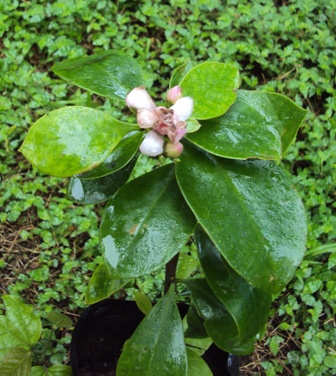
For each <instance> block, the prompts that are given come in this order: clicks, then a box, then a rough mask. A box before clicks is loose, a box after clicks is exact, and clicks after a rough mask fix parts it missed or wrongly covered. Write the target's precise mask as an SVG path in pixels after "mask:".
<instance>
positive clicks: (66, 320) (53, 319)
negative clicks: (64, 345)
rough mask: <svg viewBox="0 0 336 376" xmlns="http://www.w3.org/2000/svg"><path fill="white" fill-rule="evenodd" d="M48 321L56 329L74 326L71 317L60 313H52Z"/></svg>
mask: <svg viewBox="0 0 336 376" xmlns="http://www.w3.org/2000/svg"><path fill="white" fill-rule="evenodd" d="M47 320H48V321H49V322H50V323H51V324H52V325H53V326H55V327H56V328H71V327H72V326H73V323H72V320H71V319H70V317H68V316H66V315H64V314H63V313H59V312H50V313H49V314H48V316H47Z"/></svg>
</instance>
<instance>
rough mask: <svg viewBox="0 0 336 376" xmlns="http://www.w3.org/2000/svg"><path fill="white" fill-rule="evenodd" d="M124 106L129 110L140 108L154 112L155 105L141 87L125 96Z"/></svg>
mask: <svg viewBox="0 0 336 376" xmlns="http://www.w3.org/2000/svg"><path fill="white" fill-rule="evenodd" d="M126 104H127V106H128V107H129V108H130V109H134V108H135V109H136V110H139V109H141V108H143V109H145V110H154V109H155V108H156V104H155V103H154V102H153V99H152V98H151V96H150V95H149V94H148V93H147V91H146V90H145V89H144V88H143V87H142V86H140V87H136V88H135V89H133V90H132V91H130V92H129V93H128V94H127V97H126Z"/></svg>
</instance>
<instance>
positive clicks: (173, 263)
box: [164, 252, 180, 293]
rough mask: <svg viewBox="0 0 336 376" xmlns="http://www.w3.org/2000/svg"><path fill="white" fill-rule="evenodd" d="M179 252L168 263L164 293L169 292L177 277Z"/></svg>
mask: <svg viewBox="0 0 336 376" xmlns="http://www.w3.org/2000/svg"><path fill="white" fill-rule="evenodd" d="M179 254H180V253H179V252H178V253H177V254H176V255H175V256H174V257H173V258H172V259H171V260H170V261H169V262H167V264H166V275H165V284H164V293H166V292H168V290H169V286H170V284H171V283H172V282H174V281H175V277H176V268H177V262H178V258H179Z"/></svg>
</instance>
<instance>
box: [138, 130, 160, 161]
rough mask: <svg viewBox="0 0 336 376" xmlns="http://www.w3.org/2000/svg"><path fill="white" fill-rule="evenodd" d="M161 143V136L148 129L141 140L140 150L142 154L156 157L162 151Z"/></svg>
mask: <svg viewBox="0 0 336 376" xmlns="http://www.w3.org/2000/svg"><path fill="white" fill-rule="evenodd" d="M163 144H164V139H163V136H161V135H160V134H158V133H156V132H155V131H150V132H148V133H147V134H146V137H145V139H144V140H143V141H142V144H141V145H140V151H141V153H142V154H145V155H149V156H150V157H156V156H158V155H160V154H162V153H163Z"/></svg>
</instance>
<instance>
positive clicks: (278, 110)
mask: <svg viewBox="0 0 336 376" xmlns="http://www.w3.org/2000/svg"><path fill="white" fill-rule="evenodd" d="M238 97H239V99H240V100H242V101H244V103H245V104H246V105H247V106H250V108H251V109H252V108H253V109H254V110H255V111H257V112H258V113H259V114H260V115H261V116H262V117H263V118H264V119H265V121H266V122H268V124H269V126H271V127H273V128H275V129H276V130H277V132H278V133H279V135H280V137H281V142H282V155H285V153H286V151H287V149H288V147H289V146H290V144H291V143H292V142H293V141H294V139H295V137H296V134H297V132H298V130H299V128H300V126H301V124H302V122H303V120H304V118H305V116H306V115H307V111H306V110H304V109H302V108H301V107H299V106H298V105H297V104H295V103H294V102H293V101H291V100H290V99H289V98H287V97H285V96H283V95H281V94H277V93H268V92H258V91H243V90H241V91H240V90H239V91H238Z"/></svg>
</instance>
